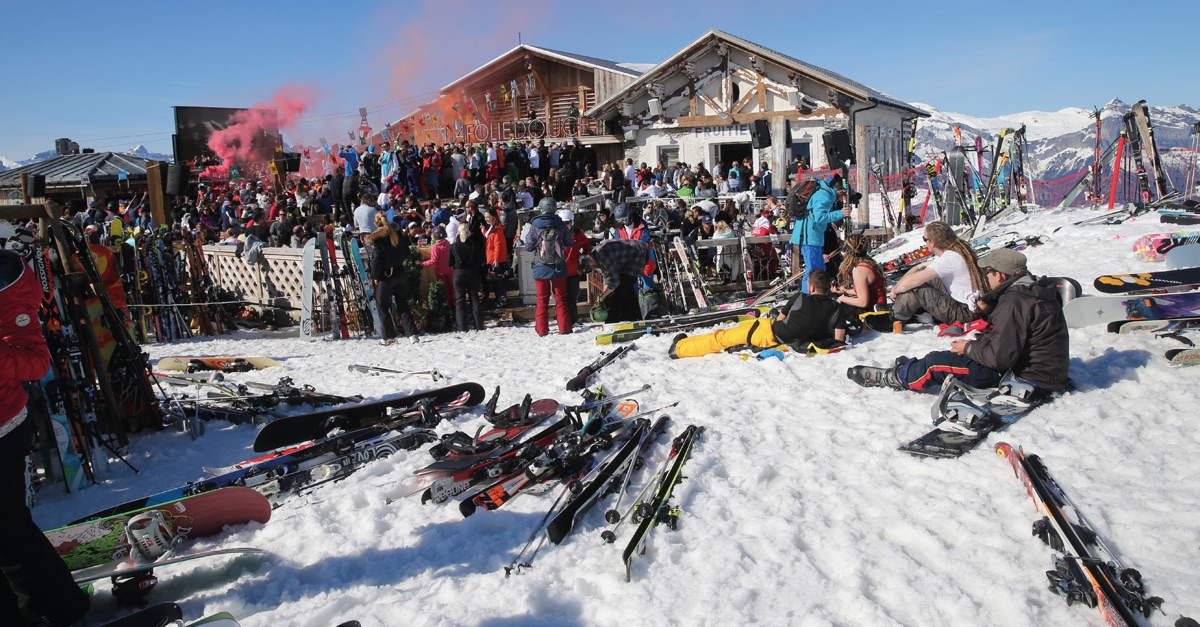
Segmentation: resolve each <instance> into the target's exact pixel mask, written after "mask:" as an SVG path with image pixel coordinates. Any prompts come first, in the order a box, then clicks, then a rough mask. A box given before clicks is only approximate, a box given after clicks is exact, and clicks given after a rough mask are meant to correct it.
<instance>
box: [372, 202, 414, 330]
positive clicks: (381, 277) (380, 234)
mask: <svg viewBox="0 0 1200 627" xmlns="http://www.w3.org/2000/svg"><path fill="white" fill-rule="evenodd" d="M367 244H368V245H369V246H371V280H372V281H374V283H375V301H376V303H377V304H378V306H379V317H380V318H381V319H382V321H383V345H384V346H391V345H392V344H393V343H395V341H396V323H395V321H394V320H393V318H392V302H393V301H394V302H395V304H396V311H397V312H398V313H399V314H400V322H401V323H402V324H403V325H404V335H405V336H407V337H409V338H412V342H413V344H416V343H417V328H416V325H414V324H413V317H412V312H410V311H409V309H408V295H407V292H408V290H407V283H408V275H407V273H405V271H404V262H405V261H407V260H408V255H409V251H408V249H409V246H411V245H412V244H411V243H410V242H409V240H408V237H407V236H406V235H405V234H404V232H403V231H401V230H400V227H398V226H396V225H395V224H393V223H391V222H388V220H387V216H386V215H384V214H383V213H382V212H376V213H375V230H374V231H371V234H370V235H368V236H367Z"/></svg>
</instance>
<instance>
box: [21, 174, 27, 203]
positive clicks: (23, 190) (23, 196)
mask: <svg viewBox="0 0 1200 627" xmlns="http://www.w3.org/2000/svg"><path fill="white" fill-rule="evenodd" d="M21 204H23V205H28V204H29V173H28V172H22V173H21Z"/></svg>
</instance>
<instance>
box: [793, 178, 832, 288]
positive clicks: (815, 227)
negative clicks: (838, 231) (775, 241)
mask: <svg viewBox="0 0 1200 627" xmlns="http://www.w3.org/2000/svg"><path fill="white" fill-rule="evenodd" d="M840 176H841V175H840V174H835V175H834V176H833V178H831V179H829V181H822V180H820V179H818V180H817V183H818V184H819V185H820V187H821V188H820V189H818V190H817V192H816V193H815V194H813V195H812V198H810V199H808V215H806V216H805V217H803V218H796V222H795V224H793V225H792V240H791V242H792V251H793V252H792V254H793V255H795V254H796V247H799V248H800V250H799V253H800V255H801V259H803V260H804V278H803V279H801V283H800V291H802V292H804V293H805V294H807V293H808V273H810V272H812V271H813V270H824V269H825V257H824V255H823V253H822V247H823V246H824V245H825V229H827V228H829V223H831V222H837V221H838V220H841V219H842V210H841V209H835V207H836V205H837V192H835V191H834V189H833V187H832V185H833V184H838V185H840V184H841V179H840V178H839V177H840Z"/></svg>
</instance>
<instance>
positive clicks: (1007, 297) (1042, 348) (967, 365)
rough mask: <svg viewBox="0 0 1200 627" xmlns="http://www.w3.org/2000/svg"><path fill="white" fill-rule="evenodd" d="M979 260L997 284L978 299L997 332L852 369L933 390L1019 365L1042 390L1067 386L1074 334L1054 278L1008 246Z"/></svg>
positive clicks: (973, 382) (870, 383)
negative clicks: (1038, 272) (1033, 269)
mask: <svg viewBox="0 0 1200 627" xmlns="http://www.w3.org/2000/svg"><path fill="white" fill-rule="evenodd" d="M979 265H980V266H981V268H982V270H983V272H984V274H985V275H986V276H987V281H988V285H989V286H990V287H991V291H989V292H988V293H987V294H986V295H984V296H983V297H982V298H981V299H980V300H979V301H978V303H977V304H978V308H979V310H980V311H981V312H982V313H983V315H984V317H985V318H986V319H987V321H988V322H989V323H991V325H992V329H991V331H989V332H987V333H985V334H983V335H982V336H980V337H979V338H978V339H975V340H967V339H957V340H954V341H953V342H951V344H950V350H948V351H934V352H932V353H929V354H928V355H925V356H924V357H921V358H919V359H909V358H907V357H900V358H899V359H897V360H896V363H895V365H894V366H892V367H890V368H874V367H870V366H853V367H851V368H850V369H849V370H848V371H847V372H846V376H847V377H849V378H850V380H852V381H854V382H855V383H857V384H859V385H861V386H863V387H890V388H893V389H897V390H904V389H909V390H915V391H918V392H926V391H932V389H933V388H936V387H940V386H941V384H942V381H944V380H945V378H946V377H947V376H949V375H954V377H955V378H956V379H957V380H959V381H961V382H963V383H965V384H966V385H969V386H971V387H976V388H992V387H996V386H997V385H998V384H999V383H1000V379H1001V377H1003V376H1004V374H1005V373H1006V372H1008V371H1010V370H1011V371H1012V372H1013V374H1015V375H1016V376H1018V377H1020V378H1022V379H1024V380H1025V381H1027V382H1029V383H1031V384H1033V385H1034V386H1035V388H1036V390H1035V392H1034V394H1035V397H1036V396H1037V395H1041V396H1045V395H1048V394H1050V393H1052V392H1058V391H1061V390H1063V389H1065V388H1066V387H1067V369H1068V367H1069V361H1070V337H1069V336H1068V334H1067V321H1066V318H1064V317H1063V312H1062V306H1061V305H1059V302H1058V300H1057V290H1056V288H1055V286H1054V282H1053V281H1052V280H1051V279H1041V280H1035V279H1034V278H1033V277H1032V276H1030V274H1029V271H1028V269H1026V263H1025V255H1023V254H1021V253H1019V252H1017V251H1015V250H1010V249H1007V248H1003V249H1000V250H997V251H994V252H991V253H989V254H987V255H986V256H984V257H983V258H981V259H980V260H979Z"/></svg>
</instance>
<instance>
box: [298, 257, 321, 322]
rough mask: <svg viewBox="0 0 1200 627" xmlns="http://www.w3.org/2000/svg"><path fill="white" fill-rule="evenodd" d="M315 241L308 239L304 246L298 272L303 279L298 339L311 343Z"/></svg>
mask: <svg viewBox="0 0 1200 627" xmlns="http://www.w3.org/2000/svg"><path fill="white" fill-rule="evenodd" d="M316 253H317V240H315V239H310V240H308V242H307V243H306V244H304V254H303V257H302V261H301V262H300V271H301V273H302V276H303V277H304V284H303V287H302V288H301V292H300V294H301V297H300V339H302V340H304V341H306V342H311V341H313V319H312V314H313V272H314V270H315V263H316Z"/></svg>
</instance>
